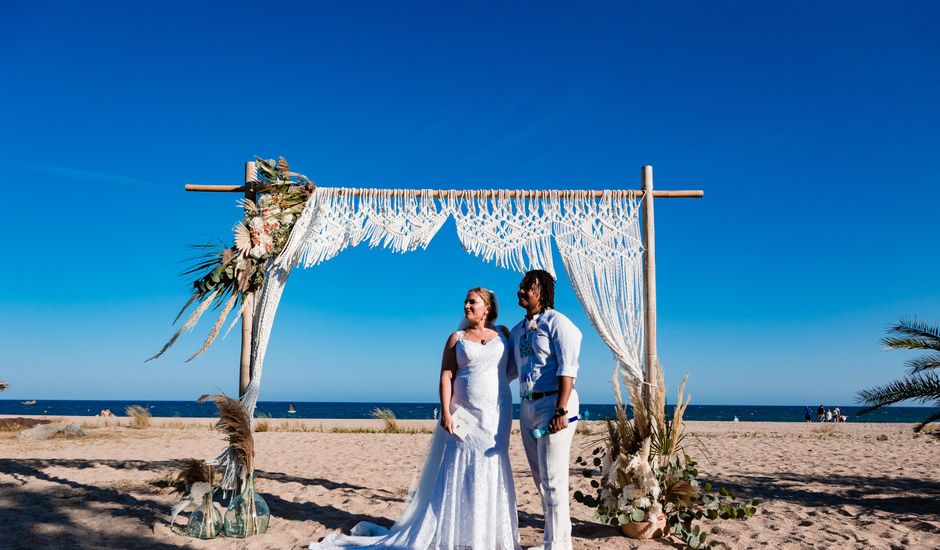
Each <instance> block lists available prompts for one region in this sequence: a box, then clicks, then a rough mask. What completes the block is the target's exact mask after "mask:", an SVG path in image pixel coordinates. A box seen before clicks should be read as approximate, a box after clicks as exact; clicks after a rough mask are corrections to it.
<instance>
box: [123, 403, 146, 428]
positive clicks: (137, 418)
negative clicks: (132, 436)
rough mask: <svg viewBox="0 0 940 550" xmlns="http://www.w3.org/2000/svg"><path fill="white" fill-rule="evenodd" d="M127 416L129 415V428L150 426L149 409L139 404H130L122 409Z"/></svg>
mask: <svg viewBox="0 0 940 550" xmlns="http://www.w3.org/2000/svg"><path fill="white" fill-rule="evenodd" d="M124 412H125V413H126V414H127V416H129V417H131V428H135V429H138V430H139V429H141V428H149V427H150V410H148V409H146V408H145V407H141V406H140V405H131V406H129V407H127V408H126V409H124Z"/></svg>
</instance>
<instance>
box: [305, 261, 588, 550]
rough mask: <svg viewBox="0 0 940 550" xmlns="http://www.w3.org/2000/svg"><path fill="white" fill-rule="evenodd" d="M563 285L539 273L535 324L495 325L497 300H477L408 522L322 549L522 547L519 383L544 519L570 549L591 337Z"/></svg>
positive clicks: (488, 295) (555, 543)
mask: <svg viewBox="0 0 940 550" xmlns="http://www.w3.org/2000/svg"><path fill="white" fill-rule="evenodd" d="M554 296H555V280H554V278H553V277H552V275H551V274H550V273H548V272H547V271H544V270H533V271H529V272H528V273H526V274H525V276H524V277H523V278H522V281H521V282H520V284H519V289H518V292H517V293H516V297H517V298H518V303H519V306H520V307H522V308H523V309H524V310H525V316H524V318H523V319H522V320H521V321H519V322H518V323H517V324H516V325H515V326H514V327H513V328H512V329H509V328H507V327H505V326H499V325H496V324H495V321H496V318H497V314H498V305H497V300H496V296H495V295H494V294H493V292H491V291H489V290H487V289H485V288H482V287H477V288H473V289H470V290H469V291H468V292H467V296H466V299H465V300H464V304H463V311H464V317H463V321H462V322H461V326H460V330H458V331H456V332H454V333H452V334H451V335H450V336H449V337H448V338H447V342H446V344H445V345H444V352H443V357H442V360H441V370H440V379H439V394H440V421H439V425H438V428H437V430H436V431H435V433H434V435H433V437H432V439H431V445H430V448H429V450H428V454H427V458H426V460H425V464H424V469H423V471H422V473H421V474H420V476H419V478H418V482H417V485H416V487H415V489H414V492H413V494H412V497H411V500H410V502H409V503H408V505H407V507H406V509H405V511H404V513H403V514H402V515H401V517H399V518H398V520H397V521H396V522H395V524H394V525H393V526H392V527H391V528H390V529H387V530H386V529H384V528H382V527H379V526H377V525H374V524H370V523H367V522H363V523H360V524H358V525H356V527H354V528H353V530H352V533H351V534H350V535H349V536H347V535H336V534H334V535H330V536H328V537H326V538H325V539H323V540H321V541H319V542H315V543H311V544H310V548H312V549H320V550H324V549H336V548H409V549H411V548H413V549H429V548H487V549H492V550H518V549H519V548H520V546H519V526H518V514H517V511H516V493H515V484H514V481H513V473H512V465H511V464H510V460H509V438H510V437H509V436H510V432H511V427H512V392H511V389H510V385H509V384H510V382H511V381H513V380H515V379H517V378H518V379H519V394H520V397H521V405H520V414H519V422H520V428H521V430H520V432H521V437H522V445H523V448H524V450H525V455H526V459H527V462H528V464H529V469H530V470H531V472H532V478H533V480H534V481H535V485H536V487H537V488H538V492H539V495H540V497H541V500H542V510H543V512H544V518H545V526H544V544H543V545H542V546H539V547H537V548H540V549H545V550H570V549H571V519H570V515H569V494H568V493H569V487H568V468H569V463H570V451H571V442H572V439H573V438H574V434H575V425H576V423H577V420H578V418H579V416H578V410H579V409H578V407H579V401H578V393H577V391H576V390H575V389H574V382H575V379H576V378H577V374H578V366H579V365H578V358H579V355H580V350H581V331H580V330H579V329H578V328H577V327H576V326H575V325H574V323H572V322H571V321H570V320H569V319H568V318H567V317H565V316H564V315H562V314H561V313H559V312H558V311H556V310H555V302H554Z"/></svg>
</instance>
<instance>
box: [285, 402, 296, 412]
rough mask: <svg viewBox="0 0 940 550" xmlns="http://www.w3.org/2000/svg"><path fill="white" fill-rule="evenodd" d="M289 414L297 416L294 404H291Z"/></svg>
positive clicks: (288, 409)
mask: <svg viewBox="0 0 940 550" xmlns="http://www.w3.org/2000/svg"><path fill="white" fill-rule="evenodd" d="M287 414H297V409H295V408H294V404H293V403H291V404H290V407H288V408H287Z"/></svg>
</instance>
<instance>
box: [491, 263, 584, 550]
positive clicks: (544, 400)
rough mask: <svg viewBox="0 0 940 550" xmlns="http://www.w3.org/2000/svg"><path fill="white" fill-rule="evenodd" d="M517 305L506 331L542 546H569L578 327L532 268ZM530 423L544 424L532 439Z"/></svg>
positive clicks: (547, 279) (550, 280) (549, 282)
mask: <svg viewBox="0 0 940 550" xmlns="http://www.w3.org/2000/svg"><path fill="white" fill-rule="evenodd" d="M516 296H517V297H518V298H519V306H520V307H522V308H523V309H524V310H525V317H524V318H523V319H522V320H521V321H520V322H519V324H517V325H516V326H515V327H513V329H512V333H511V334H510V336H509V339H510V343H511V346H512V360H513V361H514V362H515V365H516V369H517V370H518V371H519V395H520V397H521V398H522V404H521V405H520V408H519V426H520V428H521V429H520V432H521V435H522V446H523V448H524V449H525V455H526V458H527V459H528V461H529V468H530V469H531V470H532V478H533V479H534V481H535V486H536V487H538V490H539V496H541V498H542V511H543V513H544V517H545V530H544V546H543V548H546V549H553V550H570V549H571V517H570V510H569V504H568V494H569V487H568V468H569V463H570V461H571V442H572V439H573V438H574V432H575V424H574V423H571V424H569V419H571V418H575V417H577V415H578V407H579V399H578V392H577V391H575V389H574V381H575V378H576V377H577V375H578V357H579V355H580V353H581V331H580V330H578V327H576V326H575V325H574V323H572V322H571V321H570V320H569V319H568V318H567V317H565V316H564V315H562V314H561V313H559V312H558V311H556V310H555V278H554V277H552V274H551V273H549V272H547V271H544V270H541V269H536V270H532V271H529V272H528V273H526V274H525V276H523V277H522V281H521V282H520V283H519V291H518V292H517V293H516ZM533 429H547V430H548V434H547V435H546V436H544V437H540V438H538V439H536V438H535V437H534V436H533V435H532V430H533Z"/></svg>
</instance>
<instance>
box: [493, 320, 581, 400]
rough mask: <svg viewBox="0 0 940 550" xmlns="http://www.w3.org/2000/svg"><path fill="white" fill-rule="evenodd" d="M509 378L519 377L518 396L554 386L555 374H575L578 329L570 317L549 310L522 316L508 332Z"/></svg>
mask: <svg viewBox="0 0 940 550" xmlns="http://www.w3.org/2000/svg"><path fill="white" fill-rule="evenodd" d="M509 344H510V346H511V348H512V349H511V353H510V365H509V379H510V380H512V379H513V378H515V377H516V376H519V395H520V397H526V396H527V395H528V394H529V393H532V392H546V391H552V390H557V389H558V377H559V376H570V377H571V378H577V377H578V356H579V355H580V353H581V331H580V330H578V327H576V326H574V323H572V322H571V320H570V319H568V318H567V317H565V316H564V315H562V314H561V313H558V312H557V311H555V310H554V309H549V310H547V311H545V312H543V313H540V314H539V315H536V316H535V317H533V318H532V319H531V320H529V319H525V318H523V319H522V321H520V322H519V324H517V325H516V326H514V327H513V328H512V331H510V333H509Z"/></svg>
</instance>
